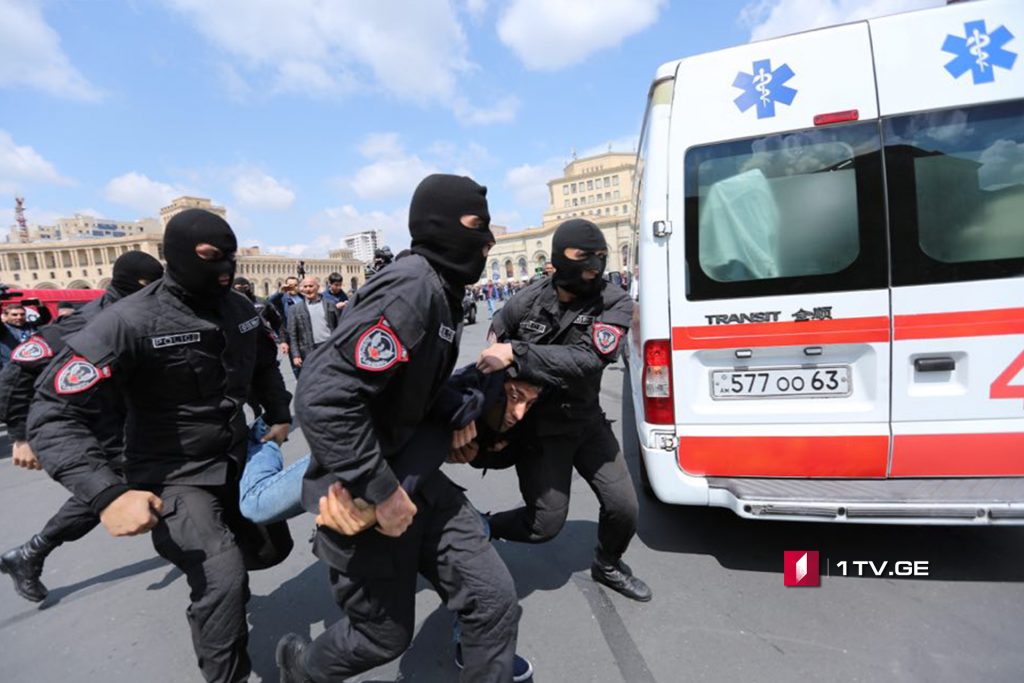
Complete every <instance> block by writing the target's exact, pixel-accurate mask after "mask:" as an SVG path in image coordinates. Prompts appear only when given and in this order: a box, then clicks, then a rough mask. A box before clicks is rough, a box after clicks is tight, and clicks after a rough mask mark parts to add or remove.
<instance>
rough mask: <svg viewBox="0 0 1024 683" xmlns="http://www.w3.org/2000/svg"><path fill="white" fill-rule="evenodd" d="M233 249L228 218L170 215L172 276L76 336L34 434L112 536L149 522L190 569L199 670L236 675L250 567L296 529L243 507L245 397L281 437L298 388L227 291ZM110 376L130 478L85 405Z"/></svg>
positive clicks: (165, 551)
mask: <svg viewBox="0 0 1024 683" xmlns="http://www.w3.org/2000/svg"><path fill="white" fill-rule="evenodd" d="M236 248H237V243H236V240H235V235H234V233H233V232H232V230H231V228H230V227H229V226H228V224H227V223H226V222H225V221H224V219H223V218H221V217H219V216H217V215H215V214H213V213H210V212H207V211H203V210H200V209H189V210H187V211H183V212H181V213H179V214H177V215H176V216H174V217H173V218H172V219H171V220H170V221H169V222H168V224H167V229H166V231H165V233H164V254H165V256H166V259H167V274H166V275H165V276H164V278H163V279H162V280H160V281H159V282H155V283H153V284H151V285H149V286H148V287H146V288H144V289H143V290H141V291H140V292H138V293H136V294H135V295H133V296H131V297H129V298H127V299H125V300H124V301H122V302H121V303H119V304H118V305H117V306H112V307H110V308H108V309H106V310H104V311H103V312H101V313H100V314H99V315H98V316H96V318H95V319H94V320H93V321H92V322H90V323H89V324H88V325H86V326H85V328H84V329H82V331H81V332H79V333H78V334H76V335H74V336H72V337H70V338H69V339H68V340H67V348H65V350H64V351H62V352H61V353H60V354H58V355H57V356H56V358H55V359H54V362H53V363H52V364H51V365H50V366H49V367H48V368H47V370H46V371H45V372H44V374H43V377H42V379H41V380H40V382H39V383H38V385H37V388H38V392H39V393H38V398H37V400H36V401H35V402H34V403H33V404H32V407H31V409H30V411H29V440H30V443H31V445H32V447H33V448H34V449H35V451H36V453H37V454H38V456H39V460H40V461H41V462H42V464H43V466H44V467H45V468H46V471H47V472H49V473H50V475H51V476H53V477H54V478H55V479H57V480H58V481H59V482H60V483H62V484H64V486H66V487H67V488H69V489H71V491H72V492H73V493H74V494H75V495H76V496H77V497H78V498H80V499H81V500H83V501H87V502H88V504H89V505H90V507H91V508H92V509H93V510H94V511H95V512H96V513H97V514H98V515H99V517H100V521H101V522H102V523H103V525H104V526H105V527H106V528H107V530H108V531H109V532H110V533H111V534H112V535H114V536H127V535H134V534H139V533H144V532H146V531H148V530H150V529H152V531H153V545H154V547H155V548H156V550H157V552H158V553H159V554H160V555H161V556H163V557H164V558H166V559H167V560H169V561H171V562H172V563H173V564H174V565H175V566H177V567H178V568H179V569H181V571H182V572H183V573H184V574H185V576H186V578H187V579H188V584H189V587H190V588H191V599H192V604H191V605H190V606H189V608H188V611H187V616H188V620H189V625H190V627H191V630H192V639H193V645H194V647H195V651H196V655H197V657H198V659H199V666H200V669H201V670H202V674H203V676H204V677H205V678H206V680H208V681H225V682H227V681H230V682H232V683H234V682H237V681H245V680H247V679H248V675H249V669H250V663H249V656H248V653H247V651H246V645H247V639H248V629H247V626H246V620H245V604H246V602H247V600H248V598H249V590H248V576H247V574H246V569H247V568H252V569H255V568H262V567H266V566H270V565H272V564H275V563H276V562H279V561H281V560H283V559H284V557H285V556H286V555H287V552H288V551H289V550H290V549H291V539H290V537H289V536H287V529H286V528H282V527H280V526H279V527H276V528H275V527H268V528H266V529H264V528H259V527H256V526H255V525H253V524H252V523H251V522H248V521H247V520H245V519H244V518H243V517H242V516H241V514H240V513H239V512H238V477H239V474H240V472H241V469H242V468H241V464H242V463H243V462H244V459H245V448H246V435H247V428H246V424H245V418H244V415H243V411H242V408H243V405H244V404H245V403H246V401H251V402H253V403H254V404H257V405H259V406H260V407H261V408H262V409H263V410H264V411H265V416H264V417H265V419H266V421H267V422H268V423H270V424H272V426H271V428H270V430H269V431H268V433H267V437H265V438H267V439H271V438H272V439H275V440H277V441H278V442H281V441H283V440H284V438H285V436H286V435H287V433H288V423H289V422H290V415H289V410H288V403H289V400H290V396H289V394H288V392H287V391H286V390H285V388H284V382H283V380H282V379H281V373H280V371H279V369H278V364H277V353H276V349H275V347H274V343H273V341H272V340H271V338H270V336H269V334H268V333H267V332H266V330H265V329H264V327H263V325H262V323H261V322H260V319H259V317H258V316H257V315H256V312H255V311H254V310H253V307H252V304H251V303H250V302H249V301H248V300H247V299H246V298H245V297H243V296H241V295H240V294H238V293H237V292H233V291H232V290H231V284H232V277H233V276H234V271H235V250H236ZM107 383H113V384H114V385H115V386H116V388H117V391H118V393H119V394H120V395H121V397H122V398H123V399H124V402H125V410H126V420H125V431H124V439H125V447H124V458H125V464H124V473H125V476H124V479H122V478H121V477H119V476H118V475H117V474H116V473H115V472H114V471H113V469H112V468H111V467H110V465H109V463H108V462H107V461H106V459H105V457H104V452H103V449H102V448H101V446H100V444H99V443H98V442H97V440H96V438H95V436H94V435H93V434H92V432H91V430H90V425H89V424H88V415H87V414H85V413H84V412H83V410H82V407H83V406H85V405H86V404H87V403H88V401H89V398H90V396H91V395H92V394H93V393H95V392H96V391H97V390H98V389H99V388H100V387H102V386H103V385H105V384H107Z"/></svg>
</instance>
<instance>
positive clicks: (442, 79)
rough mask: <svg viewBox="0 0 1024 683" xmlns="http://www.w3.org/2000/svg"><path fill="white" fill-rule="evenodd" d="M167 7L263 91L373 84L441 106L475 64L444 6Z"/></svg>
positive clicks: (437, 0)
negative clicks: (469, 59) (192, 24)
mask: <svg viewBox="0 0 1024 683" xmlns="http://www.w3.org/2000/svg"><path fill="white" fill-rule="evenodd" d="M165 2H167V4H169V5H170V6H171V7H173V8H175V9H176V10H178V11H180V12H182V13H183V14H185V15H186V16H187V17H189V18H190V19H191V20H192V21H193V23H194V25H195V27H196V29H197V30H198V31H199V32H200V33H202V34H203V35H204V36H205V37H206V38H207V39H208V40H209V41H210V42H211V43H212V44H213V45H214V46H216V47H217V48H218V49H219V50H221V51H222V52H224V53H225V54H226V55H227V56H228V58H229V59H231V60H232V61H233V64H234V67H235V69H236V70H235V74H237V75H239V76H240V77H241V78H246V79H248V80H250V81H254V82H256V83H260V84H262V86H263V87H259V88H258V89H259V90H268V91H271V92H286V91H287V92H301V93H307V94H314V95H335V96H336V95H344V94H345V93H347V92H350V91H351V90H352V89H353V88H356V87H374V88H379V89H382V90H384V91H386V92H389V93H391V94H392V95H395V96H397V97H399V98H401V99H403V100H412V101H416V102H437V101H441V102H444V101H446V100H448V99H449V98H450V97H451V96H452V94H453V93H454V92H455V82H456V78H457V74H459V73H460V72H462V71H464V70H466V69H467V68H469V62H468V61H467V58H466V54H467V49H468V48H467V41H466V36H465V33H464V31H463V29H462V26H461V24H460V23H459V21H458V19H457V17H456V10H455V8H454V6H453V4H452V3H450V2H448V1H447V0H418V1H417V2H409V3H401V5H400V6H396V4H395V3H385V2H359V1H358V0H347V1H342V0H293V1H292V2H287V3H283V2H279V1H278V0H219V1H218V2H208V1H207V0H165ZM475 4H476V3H474V5H475Z"/></svg>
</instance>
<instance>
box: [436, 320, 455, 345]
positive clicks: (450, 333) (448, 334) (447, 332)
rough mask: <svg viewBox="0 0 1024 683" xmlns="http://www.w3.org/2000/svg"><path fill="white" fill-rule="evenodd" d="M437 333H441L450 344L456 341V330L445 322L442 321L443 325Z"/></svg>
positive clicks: (442, 337)
mask: <svg viewBox="0 0 1024 683" xmlns="http://www.w3.org/2000/svg"><path fill="white" fill-rule="evenodd" d="M437 333H438V335H440V337H441V339H444V340H445V341H446V342H448V343H449V344H451V343H452V342H453V341H455V330H454V329H452V328H450V327H448V326H447V325H445V324H444V323H441V327H440V329H438V331H437Z"/></svg>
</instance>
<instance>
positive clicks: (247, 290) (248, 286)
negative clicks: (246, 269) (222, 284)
mask: <svg viewBox="0 0 1024 683" xmlns="http://www.w3.org/2000/svg"><path fill="white" fill-rule="evenodd" d="M232 286H233V287H234V288H235V291H236V292H238V293H239V294H244V295H245V298H246V299H248V300H249V301H256V295H255V294H253V293H252V283H251V282H249V280H248V279H246V278H244V277H236V278H235V282H234V284H233V285H232ZM239 287H241V288H239Z"/></svg>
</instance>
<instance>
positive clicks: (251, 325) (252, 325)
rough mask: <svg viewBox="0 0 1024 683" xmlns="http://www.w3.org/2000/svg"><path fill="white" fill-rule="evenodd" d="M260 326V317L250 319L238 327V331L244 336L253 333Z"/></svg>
mask: <svg viewBox="0 0 1024 683" xmlns="http://www.w3.org/2000/svg"><path fill="white" fill-rule="evenodd" d="M259 326H260V318H259V316H256V317H255V318H249V319H248V320H246V321H245V322H244V323H242V324H240V325H239V326H238V331H239V332H241V333H242V334H245V333H246V332H252V331H253V330H255V329H256V328H257V327H259Z"/></svg>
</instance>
